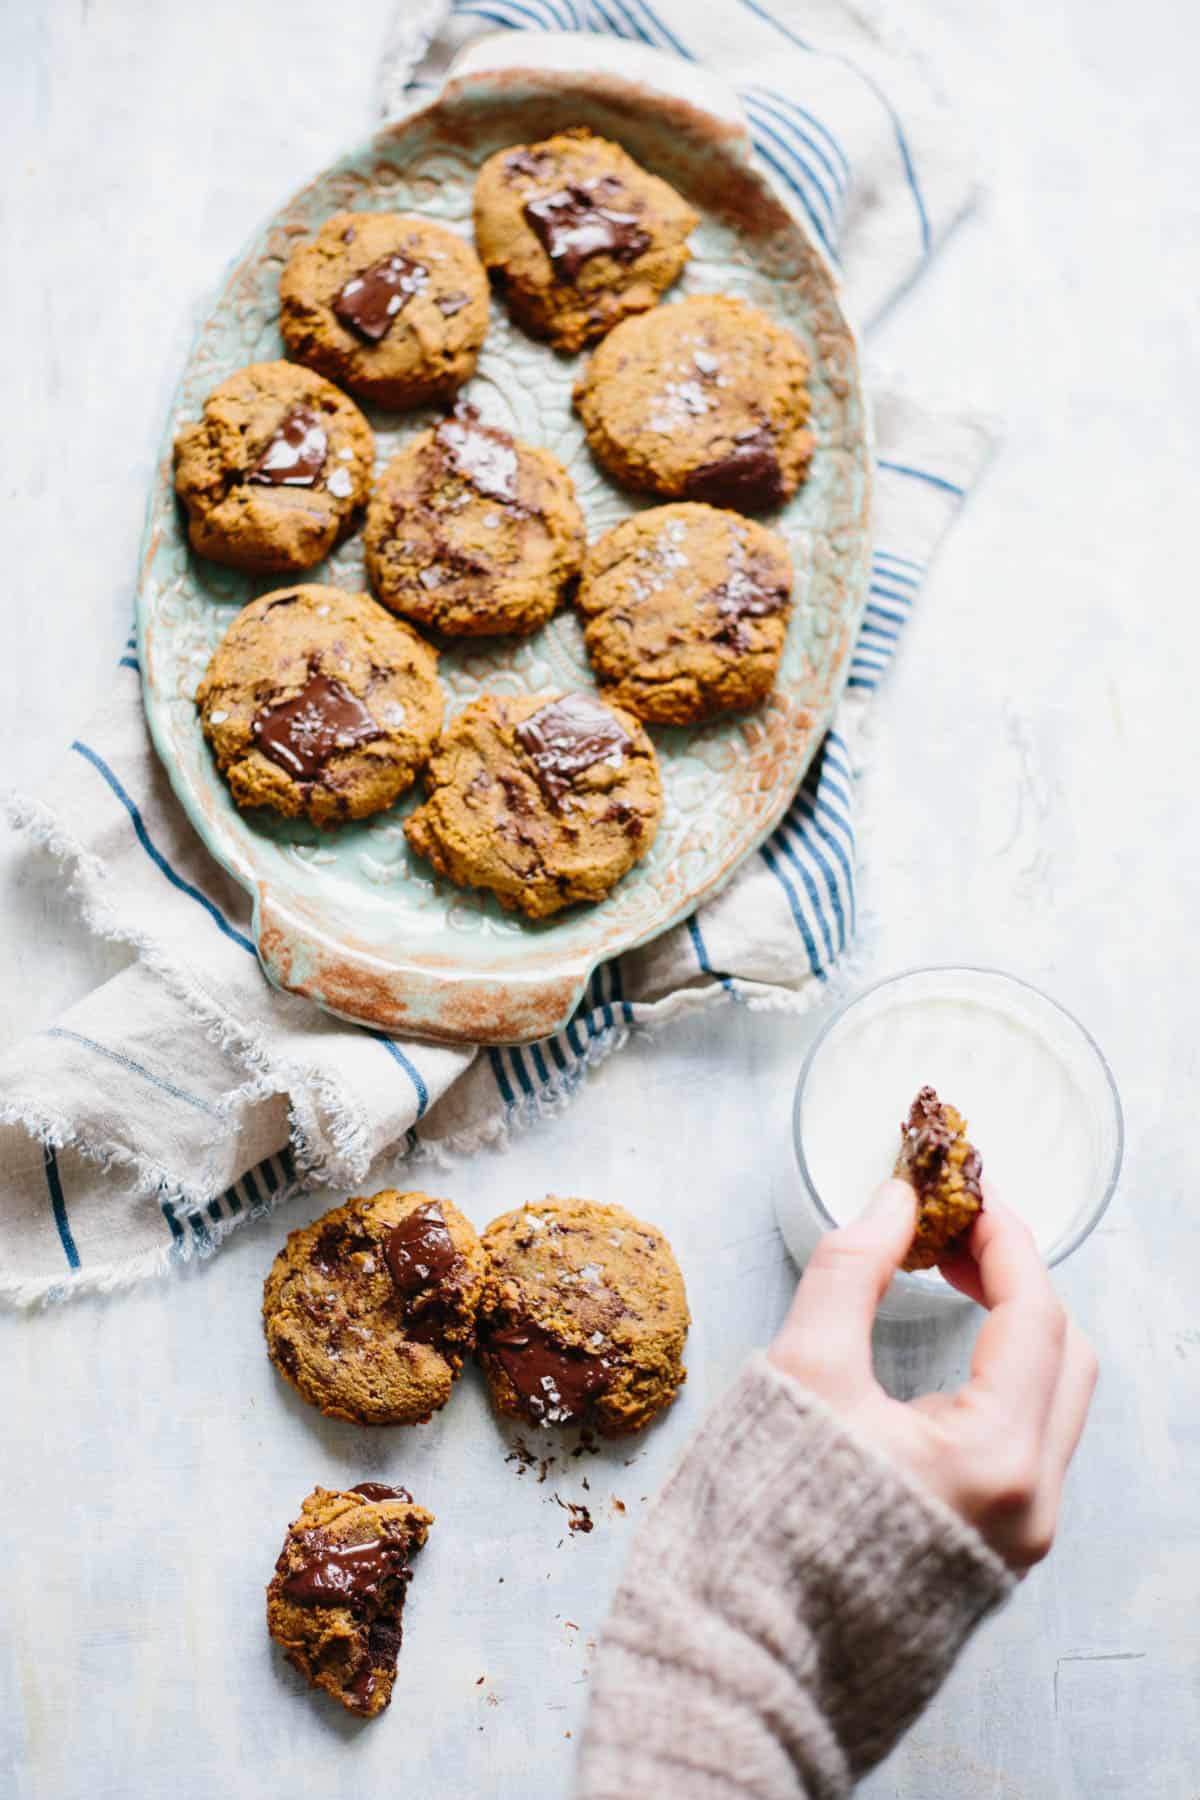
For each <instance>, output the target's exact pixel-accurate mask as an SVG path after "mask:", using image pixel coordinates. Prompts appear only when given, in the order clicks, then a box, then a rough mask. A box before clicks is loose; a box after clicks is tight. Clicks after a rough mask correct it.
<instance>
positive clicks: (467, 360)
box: [279, 212, 488, 409]
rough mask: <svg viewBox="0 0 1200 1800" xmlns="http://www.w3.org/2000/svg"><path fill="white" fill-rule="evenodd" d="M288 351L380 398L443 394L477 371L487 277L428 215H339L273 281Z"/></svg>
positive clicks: (395, 402)
mask: <svg viewBox="0 0 1200 1800" xmlns="http://www.w3.org/2000/svg"><path fill="white" fill-rule="evenodd" d="M279 304H280V315H279V329H280V331H281V332H282V333H283V341H284V343H285V344H286V345H287V349H288V354H289V355H290V356H293V357H295V359H296V361H297V362H302V363H307V365H308V367H309V368H311V369H318V370H319V371H320V373H321V374H322V375H327V376H328V377H329V379H330V380H331V381H336V382H337V383H338V385H339V387H344V388H348V389H349V391H350V392H351V393H352V394H357V395H358V396H359V397H360V398H361V399H364V400H371V401H374V402H375V404H376V405H378V406H386V407H391V408H394V409H401V408H405V407H410V406H423V405H425V404H427V403H428V402H430V401H434V400H449V399H451V398H452V397H453V395H454V394H455V393H456V392H457V390H458V389H459V388H460V387H461V386H462V384H463V382H464V381H466V380H467V379H468V377H469V376H470V375H471V374H472V373H473V371H474V368H475V362H476V358H477V357H478V355H479V346H480V345H481V344H482V343H483V339H484V334H485V333H486V331H487V322H488V287H487V277H486V276H485V274H484V272H483V269H482V268H481V266H480V263H479V258H478V257H477V256H476V255H475V252H474V251H473V250H472V249H471V248H470V246H469V245H468V244H464V243H463V241H462V239H461V238H459V237H456V236H455V235H454V233H453V232H452V231H448V230H447V229H446V227H445V226H444V225H437V224H434V223H433V221H432V220H429V219H415V218H409V217H406V216H405V215H403V214H401V213H368V212H345V213H336V214H335V215H334V217H333V218H332V219H327V220H326V221H325V223H324V225H322V227H321V229H320V231H319V232H318V233H317V235H316V237H315V238H312V239H311V240H310V241H309V242H308V243H306V244H300V245H299V246H298V247H297V248H296V249H295V250H293V251H292V254H291V256H290V257H289V258H288V262H287V266H286V268H285V269H284V271H283V274H282V275H281V276H280V280H279Z"/></svg>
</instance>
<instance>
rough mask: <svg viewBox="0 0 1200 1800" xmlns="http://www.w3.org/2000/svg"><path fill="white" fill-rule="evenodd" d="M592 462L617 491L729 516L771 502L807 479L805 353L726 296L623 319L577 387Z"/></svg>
mask: <svg viewBox="0 0 1200 1800" xmlns="http://www.w3.org/2000/svg"><path fill="white" fill-rule="evenodd" d="M575 406H576V410H577V411H578V413H579V415H580V417H581V418H582V420H583V425H584V430H585V431H586V432H587V439H588V443H589V444H590V445H591V448H592V452H593V454H594V456H595V457H596V459H597V461H598V462H600V463H601V464H602V465H603V467H604V468H605V469H607V470H608V472H609V474H610V475H612V476H614V477H615V479H616V480H618V481H621V482H623V483H624V484H625V486H626V487H631V488H636V489H638V490H639V491H640V492H643V493H650V494H661V495H663V496H664V498H666V499H669V500H705V501H707V502H708V503H709V504H710V505H712V506H728V507H732V508H734V509H735V510H736V511H737V512H750V513H753V512H764V511H767V510H769V509H771V508H774V507H777V506H782V505H783V503H784V502H785V501H786V500H790V499H791V497H792V495H793V494H794V493H795V492H796V489H797V488H798V487H799V485H800V483H801V481H802V480H803V479H804V476H805V475H806V474H807V472H808V465H809V461H810V459H811V456H812V448H813V440H812V435H811V433H810V432H809V431H808V430H807V428H806V421H807V419H808V415H809V393H808V358H807V356H806V355H805V353H804V351H803V349H802V348H801V346H800V344H799V343H798V342H797V340H796V339H795V338H794V337H793V336H792V334H791V332H790V331H785V330H784V329H783V327H782V326H781V325H777V324H776V323H775V321H774V320H773V319H769V318H768V317H767V315H766V314H765V313H762V312H759V310H758V308H757V307H754V306H749V305H747V303H746V302H745V301H744V300H735V299H733V298H731V297H730V296H729V295H727V294H696V295H693V296H692V297H691V298H690V299H687V300H680V301H678V302H676V303H675V304H673V305H671V306H662V307H659V308H658V309H657V310H656V311H655V312H652V313H649V314H647V316H646V317H645V318H641V319H627V320H626V321H625V323H624V324H623V325H619V326H618V327H617V328H616V330H615V331H612V332H610V333H609V335H608V337H606V338H605V340H604V342H603V343H602V344H601V345H600V347H599V349H597V350H596V351H595V352H594V354H593V356H592V358H591V361H590V362H589V363H588V366H587V368H586V369H585V370H584V373H583V375H582V376H581V377H580V379H579V381H578V382H577V383H576V387H575Z"/></svg>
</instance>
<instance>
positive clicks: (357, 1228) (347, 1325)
mask: <svg viewBox="0 0 1200 1800" xmlns="http://www.w3.org/2000/svg"><path fill="white" fill-rule="evenodd" d="M482 1267H483V1259H482V1254H481V1252H480V1249H479V1240H478V1238H477V1237H476V1236H475V1232H474V1230H473V1229H472V1227H471V1225H470V1224H469V1222H468V1221H467V1220H466V1219H464V1217H463V1215H462V1214H461V1213H460V1212H459V1210H458V1208H457V1207H456V1206H453V1205H452V1204H451V1202H450V1201H449V1200H435V1199H432V1198H431V1197H430V1196H429V1195H428V1194H422V1193H416V1192H414V1193H407V1194H401V1193H397V1192H395V1191H394V1190H393V1189H390V1188H389V1189H386V1190H385V1191H384V1192H383V1193H379V1194H375V1195H373V1196H372V1197H371V1198H369V1199H361V1198H360V1199H354V1200H347V1201H346V1203H345V1205H344V1206H337V1207H334V1208H333V1210H332V1211H331V1212H327V1213H325V1214H323V1215H322V1217H321V1218H319V1219H317V1220H315V1222H314V1223H313V1224H311V1225H306V1226H304V1227H303V1228H302V1229H301V1230H299V1231H293V1232H291V1233H290V1234H289V1236H288V1240H287V1242H286V1244H285V1245H284V1247H283V1249H282V1250H281V1251H280V1252H279V1254H278V1256H277V1257H276V1258H275V1261H274V1263H273V1265H272V1267H271V1272H270V1274H269V1275H268V1276H267V1280H266V1285H265V1287H264V1289H263V1330H264V1331H265V1333H266V1338H267V1352H268V1354H269V1356H270V1358H271V1361H272V1362H273V1363H274V1364H275V1367H276V1368H277V1369H278V1370H279V1372H280V1374H281V1375H283V1376H284V1377H285V1379H286V1380H288V1381H290V1382H291V1383H292V1385H293V1386H294V1387H297V1388H299V1390H300V1392H301V1394H303V1396H304V1398H305V1399H306V1400H308V1401H309V1402H311V1404H312V1405H313V1406H316V1407H319V1408H320V1410H321V1411H322V1412H323V1413H328V1414H329V1416H330V1417H331V1418H334V1419H353V1420H355V1421H356V1422H357V1423H358V1424H360V1425H414V1424H419V1423H421V1422H423V1421H424V1420H426V1419H428V1418H431V1417H432V1415H433V1414H434V1413H435V1412H437V1411H438V1410H439V1408H441V1407H443V1406H444V1405H445V1404H446V1402H447V1400H448V1399H449V1398H450V1389H451V1384H452V1383H453V1381H454V1379H455V1377H456V1376H457V1374H458V1372H459V1370H460V1369H461V1368H462V1364H463V1358H464V1356H466V1355H467V1354H468V1353H469V1351H470V1350H471V1348H472V1346H473V1344H474V1342H475V1307H476V1303H477V1301H478V1298H479V1288H480V1281H481V1276H482Z"/></svg>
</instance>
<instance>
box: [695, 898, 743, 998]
mask: <svg viewBox="0 0 1200 1800" xmlns="http://www.w3.org/2000/svg"><path fill="white" fill-rule="evenodd" d="M687 928H688V936H689V937H690V938H691V940H692V949H693V950H694V951H695V952H696V961H697V962H698V963H699V964H700V968H701V971H702V972H703V973H704V974H705V975H712V976H714V977H715V979H716V980H717V981H719V982H720V984H721V986H722V987H723V988H724V989H725V992H726V993H727V994H732V993H733V991H734V990H733V983H732V981H731V980H730V979H729V977H728V975H721V974H718V972H717V970H716V969H714V968H713V966H712V964H711V962H710V961H709V960H708V946H707V945H706V944H705V942H704V938H703V937H702V935H701V932H700V921H699V919H698V917H697V915H696V914H695V913H693V914H692V916H691V918H690V919H689V920H688V921H687Z"/></svg>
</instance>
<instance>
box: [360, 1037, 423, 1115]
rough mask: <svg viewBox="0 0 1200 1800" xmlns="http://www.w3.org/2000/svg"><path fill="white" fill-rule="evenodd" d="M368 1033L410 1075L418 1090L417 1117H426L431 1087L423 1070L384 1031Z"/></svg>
mask: <svg viewBox="0 0 1200 1800" xmlns="http://www.w3.org/2000/svg"><path fill="white" fill-rule="evenodd" d="M367 1035H368V1037H373V1038H374V1039H375V1042H376V1043H377V1044H382V1045H383V1047H384V1049H385V1050H386V1051H387V1053H388V1055H389V1056H390V1057H391V1058H392V1060H393V1061H394V1062H398V1063H399V1064H400V1067H401V1068H402V1069H403V1070H404V1073H405V1074H406V1075H407V1076H408V1078H409V1080H410V1081H411V1082H412V1084H413V1087H414V1089H415V1090H416V1095H417V1117H418V1119H422V1118H424V1116H425V1109H426V1107H427V1106H428V1105H429V1089H428V1088H427V1087H426V1085H425V1082H424V1079H423V1077H422V1075H421V1071H420V1070H419V1069H418V1068H417V1066H416V1064H415V1063H414V1062H412V1061H411V1060H410V1058H409V1057H407V1056H406V1055H405V1054H404V1051H403V1050H402V1049H401V1048H400V1046H399V1044H398V1043H396V1041H395V1039H394V1038H390V1037H387V1036H386V1035H385V1034H384V1033H383V1032H382V1031H371V1032H368V1033H367Z"/></svg>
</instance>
